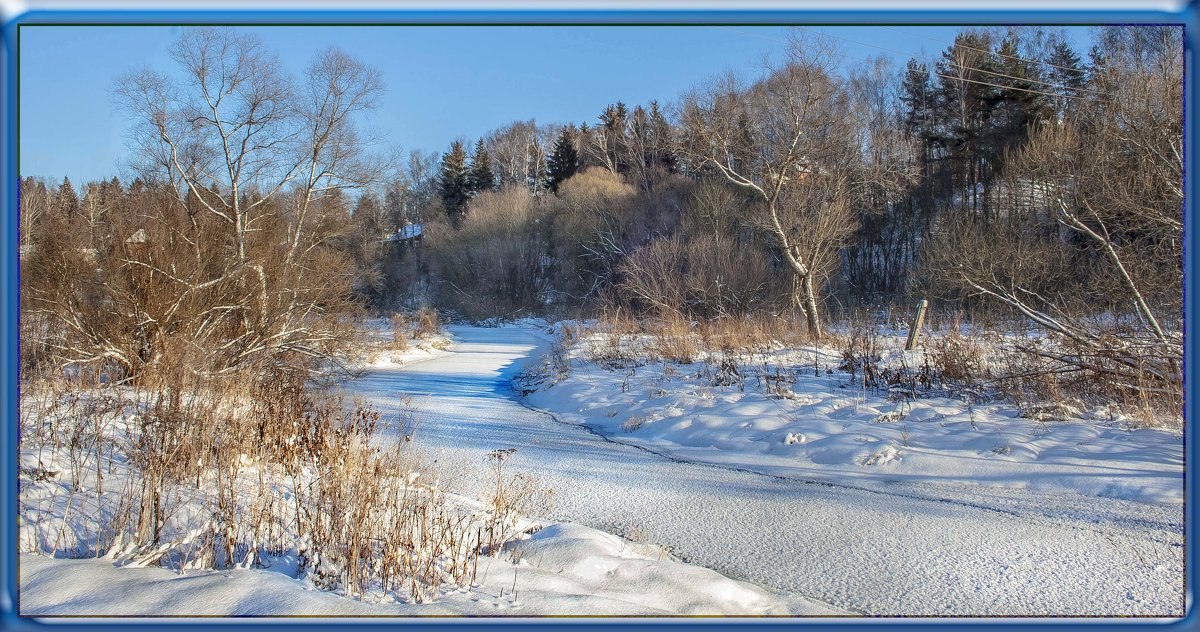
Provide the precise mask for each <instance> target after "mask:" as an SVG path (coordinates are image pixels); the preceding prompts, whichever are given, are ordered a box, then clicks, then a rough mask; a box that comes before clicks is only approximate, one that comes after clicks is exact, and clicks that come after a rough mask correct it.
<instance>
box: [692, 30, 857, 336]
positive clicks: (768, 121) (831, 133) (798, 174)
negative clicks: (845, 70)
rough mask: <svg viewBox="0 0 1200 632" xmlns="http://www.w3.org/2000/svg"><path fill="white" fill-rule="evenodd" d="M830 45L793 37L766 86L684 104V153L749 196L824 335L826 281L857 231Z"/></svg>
mask: <svg viewBox="0 0 1200 632" xmlns="http://www.w3.org/2000/svg"><path fill="white" fill-rule="evenodd" d="M832 50H833V47H832V45H831V44H830V42H827V41H823V40H821V39H820V38H809V37H807V36H805V35H803V34H799V35H797V36H796V37H795V38H794V39H793V40H792V42H791V45H790V46H789V48H788V51H787V55H786V59H785V61H784V62H783V63H782V64H781V65H778V66H775V67H769V68H768V74H767V76H766V77H764V78H763V79H762V80H760V81H758V82H756V83H754V84H752V85H749V86H743V85H741V84H740V83H739V82H738V81H737V80H736V79H735V78H732V77H727V78H725V79H722V80H719V81H716V82H713V83H711V84H710V85H708V86H707V87H705V88H703V89H700V90H696V91H694V92H692V93H691V94H689V95H687V96H686V97H685V99H684V107H683V124H684V128H685V130H684V133H685V134H686V135H687V139H686V141H685V143H684V148H683V149H684V152H685V154H686V155H688V156H689V157H690V158H691V159H692V162H694V163H696V164H697V165H698V166H700V167H701V168H705V167H707V168H711V169H714V170H715V171H716V172H718V173H720V174H721V175H722V176H723V177H725V178H726V179H727V180H728V181H729V182H731V183H733V184H734V185H736V186H737V187H740V188H743V189H745V190H747V191H749V192H751V193H752V194H753V196H754V197H755V198H756V199H757V200H758V202H759V203H761V205H762V207H763V209H764V212H763V215H764V218H763V220H762V222H761V223H762V225H763V227H764V228H765V229H766V230H767V231H768V232H769V233H770V234H771V235H772V236H773V237H774V239H775V242H776V246H777V247H778V251H779V253H780V254H781V256H782V258H783V260H784V262H785V263H786V265H787V268H788V269H789V270H790V271H791V273H792V277H793V286H794V290H793V299H792V300H793V303H794V305H795V306H796V307H798V308H800V309H801V310H802V311H803V313H804V315H805V318H806V320H807V323H808V328H809V331H810V333H811V335H812V336H813V337H815V338H820V337H821V334H822V328H821V316H820V313H819V309H820V302H821V299H820V298H819V294H820V293H821V287H822V283H823V281H824V278H825V276H826V275H827V274H828V273H829V272H830V270H831V268H832V266H833V265H834V264H835V263H836V260H837V253H838V251H839V249H840V247H841V245H842V243H843V241H844V240H845V239H846V238H847V237H848V236H849V235H850V233H851V232H852V231H853V228H854V217H853V214H852V213H851V204H850V201H851V191H850V187H851V185H852V171H853V169H854V164H853V158H854V154H855V151H856V149H857V148H856V147H855V143H854V135H853V129H852V125H851V122H852V121H851V117H850V101H849V97H848V95H847V93H846V91H845V87H844V85H843V83H842V81H841V80H839V79H838V78H837V77H836V75H835V74H834V70H835V66H836V59H835V58H834V56H833V53H832Z"/></svg>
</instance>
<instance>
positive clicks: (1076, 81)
mask: <svg viewBox="0 0 1200 632" xmlns="http://www.w3.org/2000/svg"><path fill="white" fill-rule="evenodd" d="M1081 61H1082V60H1080V58H1079V55H1077V54H1076V53H1075V51H1074V50H1073V49H1072V48H1071V45H1070V44H1068V43H1066V42H1058V43H1057V44H1055V45H1054V48H1052V49H1051V50H1050V55H1049V57H1047V59H1046V64H1047V65H1048V66H1049V69H1048V70H1047V71H1046V74H1047V76H1048V80H1049V81H1050V82H1051V83H1053V84H1054V85H1055V89H1054V91H1055V92H1057V93H1058V94H1060V95H1062V96H1059V97H1056V98H1055V99H1054V110H1055V114H1056V115H1057V116H1058V117H1059V118H1061V117H1063V116H1065V115H1066V113H1067V111H1068V110H1069V109H1070V105H1071V97H1075V96H1079V95H1080V92H1079V91H1080V90H1081V89H1082V88H1083V87H1084V81H1085V79H1086V76H1085V73H1084V70H1083V65H1082V63H1081Z"/></svg>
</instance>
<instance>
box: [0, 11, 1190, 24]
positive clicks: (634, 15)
mask: <svg viewBox="0 0 1200 632" xmlns="http://www.w3.org/2000/svg"><path fill="white" fill-rule="evenodd" d="M1191 11H1193V9H1192V8H1191V7H1189V8H1188V9H1187V12H1184V13H1173V12H1170V11H1163V10H1145V9H1129V10H1112V11H1096V12H1092V11H1080V10H1069V9H1051V10H1046V11H1036V12H1035V11H1013V10H1001V9H977V10H969V9H963V10H958V11H944V10H937V9H925V10H920V9H918V10H907V11H906V10H882V11H870V10H861V9H860V10H838V9H822V10H811V11H804V10H780V9H740V10H739V9H731V10H717V9H701V10H671V9H652V10H641V11H639V10H629V9H614V10H601V9H584V10H574V11H572V10H569V9H512V10H483V11H471V10H465V9H364V10H347V11H331V10H286V11H285V10H271V9H242V10H237V9H231V10H227V11H226V10H204V9H193V10H177V11H175V10H169V9H168V10H164V9H147V10H140V9H118V10H74V11H50V10H44V9H38V10H33V11H29V12H27V13H24V14H22V15H20V16H17V17H15V18H14V20H13V21H14V22H17V23H20V24H29V25H32V24H45V25H50V24H66V23H81V24H82V23H85V24H112V23H122V24H162V23H166V24H172V25H174V24H185V23H204V22H211V23H221V24H225V23H229V24H233V23H236V24H246V25H251V24H255V23H270V24H279V23H288V24H306V23H318V24H326V25H333V24H339V23H345V24H359V23H381V24H382V23H394V24H397V23H398V24H430V23H433V24H439V23H446V24H450V23H454V24H464V25H466V24H554V23H569V24H589V23H596V24H610V23H633V24H697V25H701V24H713V23H775V24H834V23H845V24H855V23H859V24H875V23H894V24H926V23H944V24H946V25H951V26H959V25H970V24H972V23H979V24H982V23H996V24H1031V23H1047V24H1048V23H1054V24H1058V23H1063V24H1079V25H1091V24H1102V23H1107V24H1115V23H1142V24H1148V23H1163V24H1165V23H1177V24H1182V23H1183V22H1184V19H1183V18H1184V16H1187V15H1188V14H1189V13H1190V12H1191Z"/></svg>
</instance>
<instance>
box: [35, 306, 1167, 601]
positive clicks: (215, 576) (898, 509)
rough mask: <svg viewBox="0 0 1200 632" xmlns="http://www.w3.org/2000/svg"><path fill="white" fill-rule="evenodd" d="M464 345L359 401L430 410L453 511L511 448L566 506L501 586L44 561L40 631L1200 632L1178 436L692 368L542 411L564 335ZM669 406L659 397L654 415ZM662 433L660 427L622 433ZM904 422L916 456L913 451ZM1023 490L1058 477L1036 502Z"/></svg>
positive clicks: (492, 568) (471, 332)
mask: <svg viewBox="0 0 1200 632" xmlns="http://www.w3.org/2000/svg"><path fill="white" fill-rule="evenodd" d="M449 334H450V336H451V338H452V339H453V341H454V342H453V344H452V346H450V347H449V348H447V349H443V350H440V351H438V352H437V353H425V355H424V356H423V357H421V356H414V357H411V358H406V359H405V360H404V363H403V364H396V363H393V362H381V363H378V364H376V365H374V366H372V367H370V368H369V370H368V371H367V372H366V374H365V375H364V376H363V377H362V378H361V379H358V380H355V381H353V382H350V383H347V384H346V385H345V388H346V390H347V391H348V394H349V395H353V396H357V397H362V398H365V399H366V400H368V401H370V402H372V403H373V404H374V405H375V406H376V407H377V409H378V410H381V411H383V412H385V413H394V412H395V411H396V410H398V409H399V407H400V405H401V402H402V401H404V400H410V401H411V404H412V405H413V406H414V407H415V408H416V411H417V413H418V416H419V419H420V422H419V425H418V427H417V430H416V440H417V441H418V442H420V444H421V445H422V446H424V447H425V449H426V451H427V452H428V453H429V455H430V456H431V458H432V459H433V460H434V462H435V463H436V465H437V467H438V469H439V471H440V472H442V479H441V481H440V482H439V484H440V485H442V486H444V488H445V489H447V490H448V491H451V492H454V493H458V494H462V495H463V496H466V497H475V498H479V497H483V496H482V495H481V490H483V489H486V485H487V481H486V477H487V471H486V468H485V467H482V466H483V465H484V464H485V463H486V460H487V455H488V454H489V453H490V452H492V451H494V450H498V449H510V448H513V449H516V452H515V453H514V454H513V455H512V457H511V458H510V460H509V462H508V467H511V468H512V469H513V471H519V472H523V473H528V474H530V475H532V476H534V477H535V478H536V480H537V482H538V483H539V484H541V485H544V486H546V487H549V488H552V489H553V491H554V503H553V505H552V506H551V508H550V509H549V510H548V511H547V512H546V515H542V516H536V518H539V519H541V520H542V521H543V522H542V524H545V525H546V528H544V529H542V530H541V531H539V532H537V533H535V534H533V536H532V537H530V538H528V539H526V540H522V541H520V542H517V543H515V544H512V545H510V546H509V547H508V548H507V549H506V551H505V553H503V554H502V555H501V557H499V558H496V559H489V560H487V561H486V564H487V571H488V572H487V575H486V577H483V575H484V573H483V570H482V569H481V571H480V576H481V585H480V586H479V587H476V588H474V589H470V590H468V591H467V592H463V593H457V592H451V593H448V594H443V595H441V596H440V598H439V599H438V601H436V602H435V603H433V604H421V605H417V604H407V603H372V602H370V601H369V600H367V601H357V600H352V599H349V598H345V597H340V596H337V595H333V594H329V593H322V592H319V591H315V592H307V591H305V589H304V587H303V584H302V583H301V582H299V581H297V580H294V579H291V578H290V577H288V576H287V575H286V574H281V573H277V572H274V571H272V570H270V569H265V570H263V569H259V570H233V571H218V572H200V571H189V572H188V573H187V574H185V575H182V576H180V575H176V574H174V573H172V572H171V571H169V570H166V569H157V568H142V569H131V568H114V567H113V565H112V561H111V560H110V561H105V560H98V561H97V560H52V559H48V558H44V557H36V556H29V555H22V557H21V560H20V562H21V569H20V572H21V578H22V584H21V586H22V591H21V607H22V609H23V613H25V612H40V613H46V614H49V613H52V612H53V613H64V612H71V613H76V614H100V613H104V612H113V611H114V609H116V608H117V607H118V606H120V607H123V608H128V609H129V610H128V613H129V614H135V613H147V612H154V613H155V614H162V613H165V612H171V613H177V612H178V613H180V614H183V613H194V612H201V611H202V612H204V613H205V614H231V613H235V612H236V613H281V612H282V611H286V613H288V614H295V613H297V612H299V611H303V612H306V613H308V612H311V613H337V614H365V613H367V611H371V612H375V611H376V610H379V611H382V612H386V613H388V614H440V613H465V614H482V615H495V614H501V615H505V616H523V615H533V614H546V613H553V614H635V613H636V614H645V615H655V614H671V613H700V612H704V613H724V614H767V613H771V614H777V613H790V614H798V615H812V614H824V613H830V612H847V613H852V614H870V615H876V616H891V615H907V616H926V615H973V616H1080V615H1137V616H1152V617H1178V616H1182V614H1183V612H1184V610H1183V609H1184V587H1183V524H1184V523H1183V510H1182V507H1181V506H1180V505H1179V504H1178V501H1177V496H1175V495H1173V492H1172V491H1171V489H1170V486H1171V485H1173V484H1177V483H1178V482H1179V479H1178V476H1179V473H1178V472H1176V471H1175V470H1176V469H1177V464H1176V463H1175V462H1174V461H1172V459H1175V458H1177V456H1178V454H1179V452H1178V450H1177V449H1176V448H1174V447H1172V444H1171V442H1170V441H1168V440H1167V438H1165V437H1168V436H1169V435H1166V434H1165V433H1164V434H1161V435H1158V434H1153V433H1152V432H1147V431H1132V432H1131V431H1126V430H1122V429H1120V428H1118V427H1106V426H1104V425H1103V424H1099V423H1095V422H1088V423H1076V422H1070V423H1062V422H1053V423H1050V424H1049V428H1050V432H1049V433H1041V431H1040V430H1039V428H1040V426H1041V425H1045V424H1038V423H1037V422H1032V421H1030V420H1023V419H1017V418H1014V417H1012V416H1003V415H1001V414H1000V413H1001V412H1002V411H1001V410H1000V409H999V408H997V409H991V408H988V407H986V406H980V405H975V406H973V407H972V409H973V411H974V412H970V411H964V410H962V404H961V402H954V401H952V400H946V401H929V402H920V403H918V402H913V403H911V404H910V407H911V409H910V408H902V410H904V411H905V419H904V420H902V421H891V422H882V423H875V422H874V417H873V416H880V415H885V414H887V413H889V412H892V411H893V410H895V409H896V407H895V406H894V405H891V404H887V403H884V402H881V401H877V400H876V399H875V398H874V396H873V395H871V394H867V395H866V396H863V395H861V394H858V395H856V394H853V393H845V394H843V393H841V392H840V390H841V389H836V390H829V389H830V386H829V385H830V384H831V382H828V381H820V380H818V381H814V382H803V381H798V382H797V383H796V385H794V387H793V388H792V389H791V390H792V391H793V392H794V393H795V399H794V400H793V399H781V398H772V397H768V396H766V395H762V396H761V397H759V394H758V393H757V392H756V391H754V390H753V389H752V388H751V387H750V386H749V385H747V387H746V391H745V392H742V391H736V389H733V390H729V389H713V388H711V387H709V388H708V393H707V394H705V392H704V389H703V388H698V387H697V388H695V389H694V388H693V387H695V386H696V385H695V384H692V383H691V382H690V381H689V380H688V379H687V378H686V376H685V375H684V371H683V370H681V371H680V375H676V376H671V375H668V376H666V379H665V380H664V379H662V377H663V376H661V375H656V374H654V371H656V370H657V368H655V367H642V368H639V369H638V370H637V371H636V372H635V375H634V377H633V378H632V379H633V380H634V381H635V382H636V381H637V380H642V379H645V380H647V382H646V383H644V384H643V383H640V382H638V383H637V384H636V390H637V391H640V392H634V395H636V396H637V397H638V398H639V399H629V400H625V399H622V398H621V395H622V393H621V392H620V381H621V380H622V379H623V378H624V374H623V373H622V372H618V373H616V374H613V375H610V374H607V372H605V371H604V370H603V369H595V371H593V368H592V367H581V366H578V365H576V366H575V367H574V368H573V372H572V373H571V375H570V376H569V377H568V378H567V379H566V380H565V381H563V382H560V383H559V384H557V385H554V386H552V387H550V388H548V389H547V390H545V391H544V392H542V393H539V394H536V395H534V396H533V397H532V398H530V400H529V401H527V402H523V401H521V400H519V399H518V398H517V397H516V396H515V395H514V393H513V392H512V389H511V382H512V380H513V378H515V377H516V376H517V375H519V374H520V373H521V371H522V370H523V369H524V368H525V366H526V365H527V364H529V363H531V362H534V361H536V360H537V358H538V357H539V356H540V355H541V354H542V353H543V352H545V351H547V350H548V349H549V347H550V339H549V336H548V335H547V333H546V331H545V329H544V328H540V326H538V325H535V324H534V323H524V324H523V326H512V325H509V326H501V327H487V328H481V327H469V326H454V327H450V328H449ZM814 379H817V378H815V377H814ZM613 380H616V381H613ZM651 386H653V387H654V388H655V389H656V392H660V393H659V394H657V395H656V396H655V397H653V398H649V399H652V400H654V401H653V402H649V401H646V402H641V401H640V400H641V399H647V395H648V394H649V393H648V392H647V390H646V389H648V388H650V387H651ZM633 391H635V389H634V388H627V392H633ZM826 391H829V392H828V393H827V392H826ZM839 398H840V399H839ZM600 402H603V403H600ZM532 406H546V407H549V408H550V409H551V411H552V412H545V411H542V410H538V409H536V408H533V407H532ZM639 406H640V407H639ZM786 407H796V408H797V409H798V410H802V411H803V413H804V414H803V415H802V416H801V417H799V418H796V417H795V416H794V415H790V416H789V415H787V414H783V413H782V412H781V411H783V410H784V409H785V408H786ZM554 411H557V412H554ZM921 411H924V412H921ZM614 412H615V414H611V415H610V413H614ZM793 412H794V411H793ZM964 414H965V415H968V417H967V418H964V417H963V416H962V415H964ZM972 414H973V415H975V423H976V425H978V426H980V427H981V428H987V429H988V430H989V431H990V432H992V433H993V434H994V435H995V436H997V437H999V436H1004V437H1008V438H1009V440H1008V443H1009V445H1010V446H1011V451H1010V452H1008V453H1001V452H994V453H993V454H994V455H995V456H987V455H985V454H982V453H981V452H983V451H987V450H989V449H990V448H991V444H989V443H988V441H989V440H992V437H990V436H987V435H986V433H984V434H980V435H979V436H974V435H971V434H969V433H968V432H967V430H966V429H967V428H970V422H971V419H970V418H969V416H970V415H972ZM639 415H640V416H643V417H644V421H643V422H642V425H641V427H640V428H638V429H637V430H633V431H632V432H626V431H622V430H621V426H622V424H624V423H625V422H627V421H628V420H629V419H630V418H633V417H636V416H639ZM937 415H945V417H936V416H937ZM789 419H792V420H793V421H794V423H793V422H790V421H788V420H789ZM745 424H749V427H746V426H745ZM903 425H907V426H908V434H909V435H910V440H909V443H910V445H909V446H907V447H906V446H903V445H897V443H896V440H897V435H898V433H899V432H900V429H901V426H903ZM1013 432H1016V433H1018V434H1012V435H1010V434H1004V433H1013ZM1021 433H1024V434H1021ZM789 435H790V437H791V440H790V442H789ZM857 437H866V438H867V439H868V441H858V440H857ZM1176 440H1177V439H1176ZM1080 441H1082V442H1083V443H1084V445H1079V442H1080ZM889 447H891V448H893V450H892V451H889V450H887V448H889ZM1026 450H1028V451H1029V452H1026ZM1120 450H1125V451H1126V454H1124V455H1119V454H1118V452H1119V451H1120ZM1034 453H1036V454H1034ZM874 455H878V457H876V458H874V463H873V464H867V462H868V461H871V460H872V458H873V457H874ZM1046 455H1048V456H1046ZM860 458H862V459H863V461H861V462H860V461H858V459H860ZM1122 460H1123V462H1124V468H1125V469H1124V471H1120V470H1119V469H1118V466H1119V463H1120V462H1121V461H1122ZM1020 472H1025V473H1026V475H1028V474H1029V473H1033V474H1036V475H1037V476H1038V477H1040V479H1041V481H1040V482H1037V483H1036V484H1020V483H1019V482H1018V481H1019V478H1020V476H1021V474H1020ZM1072 477H1074V478H1072ZM1102 479H1108V484H1111V485H1112V487H1111V488H1109V489H1107V491H1106V490H1105V488H1104V487H1101V486H1098V485H1099V483H1098V481H1100V480H1102ZM1062 481H1066V482H1062ZM1088 481H1093V482H1094V484H1093V483H1088ZM1170 481H1175V483H1172V482H1170ZM1092 492H1095V493H1092ZM1135 498H1137V499H1140V500H1154V501H1155V502H1149V503H1148V502H1140V501H1138V500H1133V499H1135ZM617 536H624V537H623V538H621V537H617ZM514 572H515V577H516V594H515V595H513V594H512V590H511V588H512V583H513V580H514ZM184 585H186V586H188V589H187V590H182V589H181V586H184ZM501 589H503V591H504V593H503V594H501ZM193 591H194V592H193ZM121 595H137V597H136V598H133V597H129V598H123V597H121ZM293 604H294V605H293ZM26 609H28V610H26ZM123 614H124V613H123Z"/></svg>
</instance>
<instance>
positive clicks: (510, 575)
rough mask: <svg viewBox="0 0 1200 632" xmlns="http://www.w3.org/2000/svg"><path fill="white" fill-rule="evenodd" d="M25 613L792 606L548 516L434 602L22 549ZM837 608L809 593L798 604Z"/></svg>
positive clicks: (272, 576)
mask: <svg viewBox="0 0 1200 632" xmlns="http://www.w3.org/2000/svg"><path fill="white" fill-rule="evenodd" d="M19 570H20V607H21V614H22V615H25V616H53V615H73V616H78V615H95V616H152V615H164V614H169V615H173V616H214V615H216V616H247V615H249V616H430V615H452V616H453V615H465V616H543V615H567V616H571V615H614V616H622V615H626V616H627V615H640V616H675V615H705V614H707V615H769V614H775V615H778V614H785V615H786V614H794V612H793V609H794V608H795V606H794V605H792V606H790V607H789V604H787V603H785V602H783V601H781V600H780V599H779V598H777V597H774V596H773V595H771V594H770V593H768V592H766V591H764V590H763V589H761V588H758V587H757V586H754V585H752V584H748V583H745V582H738V581H733V580H731V579H728V578H726V577H724V576H722V575H721V574H719V573H717V572H715V571H711V570H708V569H705V568H701V567H697V566H690V565H688V564H683V563H680V562H677V561H674V560H671V559H670V558H669V556H667V555H666V554H665V553H664V552H663V551H662V550H661V549H658V548H657V547H653V546H651V545H644V544H642V545H639V544H635V543H632V542H628V541H625V540H622V539H621V538H618V537H616V536H614V535H611V534H608V533H604V532H602V531H597V530H595V529H590V528H588V527H584V526H581V525H577V524H552V525H550V526H548V527H546V528H544V529H542V530H541V531H539V532H537V533H536V534H534V535H533V536H532V537H530V538H528V539H526V540H522V541H520V542H516V543H512V544H510V545H509V546H508V547H506V550H505V551H504V552H503V553H502V554H501V555H500V556H498V557H495V558H486V559H484V560H482V561H481V562H480V571H479V577H480V581H479V583H478V585H476V586H473V587H471V588H470V589H451V590H448V591H445V592H443V594H442V595H441V596H440V597H439V598H438V600H437V601H435V602H434V603H429V604H413V603H404V602H401V601H398V600H397V599H396V597H395V596H394V595H390V594H389V595H368V596H367V597H365V598H364V599H362V600H359V599H351V598H347V597H343V596H340V595H336V594H333V593H329V592H323V591H319V590H311V589H310V588H309V587H307V586H306V585H305V584H304V583H303V582H301V581H299V580H296V579H293V578H291V577H289V576H287V575H285V574H283V573H278V572H273V571H271V570H269V569H266V570H264V569H235V570H224V571H190V572H188V573H186V574H179V573H176V572H174V571H170V570H167V569H164V568H120V567H117V566H115V565H114V564H113V563H112V561H111V560H103V559H100V560H96V559H75V560H70V559H54V558H50V557H43V556H36V555H22V556H21V557H20V569H19ZM838 613H839V611H837V610H833V609H831V608H827V607H824V606H820V605H817V604H812V605H809V606H807V607H804V608H802V609H801V611H800V612H799V614H805V615H825V614H838Z"/></svg>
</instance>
